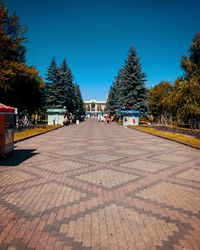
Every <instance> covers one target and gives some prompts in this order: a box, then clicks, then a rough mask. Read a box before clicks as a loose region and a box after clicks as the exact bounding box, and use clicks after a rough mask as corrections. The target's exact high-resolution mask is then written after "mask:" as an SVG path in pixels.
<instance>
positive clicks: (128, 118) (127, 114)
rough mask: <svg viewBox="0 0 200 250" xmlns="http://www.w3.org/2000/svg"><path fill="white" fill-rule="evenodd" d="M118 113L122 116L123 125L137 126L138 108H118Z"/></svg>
mask: <svg viewBox="0 0 200 250" xmlns="http://www.w3.org/2000/svg"><path fill="white" fill-rule="evenodd" d="M118 114H119V115H120V116H122V121H123V126H129V125H132V126H138V125H139V114H140V112H139V111H138V110H119V111H118Z"/></svg>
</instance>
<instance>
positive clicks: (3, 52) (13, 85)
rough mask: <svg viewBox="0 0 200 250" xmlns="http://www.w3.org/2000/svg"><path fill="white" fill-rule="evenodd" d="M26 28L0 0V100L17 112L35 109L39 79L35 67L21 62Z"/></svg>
mask: <svg viewBox="0 0 200 250" xmlns="http://www.w3.org/2000/svg"><path fill="white" fill-rule="evenodd" d="M25 32H26V29H25V27H24V26H22V25H21V24H20V22H19V18H18V16H17V15H16V14H12V15H10V14H9V13H8V10H7V9H6V7H5V6H4V4H3V3H2V2H1V3H0V102H3V103H5V104H8V105H13V106H15V107H17V108H18V110H19V112H20V111H23V110H26V111H28V112H29V113H31V112H33V110H36V109H38V107H39V106H40V104H41V102H40V100H41V93H40V88H41V87H42V85H43V81H42V79H41V78H40V77H39V76H38V72H37V71H36V69H35V67H33V66H32V67H30V66H27V65H26V63H25V52H26V49H25V46H24V41H25V40H26V39H25V38H24V34H25Z"/></svg>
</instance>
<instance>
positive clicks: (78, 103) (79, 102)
mask: <svg viewBox="0 0 200 250" xmlns="http://www.w3.org/2000/svg"><path fill="white" fill-rule="evenodd" d="M74 89H75V96H76V110H79V112H83V111H84V108H83V98H82V95H81V90H80V86H79V85H78V84H74Z"/></svg>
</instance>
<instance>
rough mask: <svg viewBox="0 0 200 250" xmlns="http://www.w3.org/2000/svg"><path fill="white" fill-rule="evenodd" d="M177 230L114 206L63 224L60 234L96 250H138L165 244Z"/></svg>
mask: <svg viewBox="0 0 200 250" xmlns="http://www.w3.org/2000/svg"><path fill="white" fill-rule="evenodd" d="M152 227H153V228H154V230H155V231H153V230H152ZM138 228H140V231H138ZM177 231H178V228H177V226H176V225H175V224H173V223H167V222H165V221H164V220H160V219H157V218H154V217H149V216H147V215H145V214H140V213H138V212H137V211H134V210H133V209H127V208H123V207H121V206H117V205H115V204H111V205H110V206H108V207H105V208H103V209H99V210H98V211H95V212H92V213H90V214H86V215H85V216H83V217H79V218H78V219H77V220H73V221H71V222H70V223H68V224H61V227H60V233H62V234H64V235H65V236H66V237H71V238H73V239H74V241H77V242H80V243H82V245H83V247H90V248H91V249H93V250H96V249H133V247H134V249H138V250H140V249H156V247H157V246H161V245H162V241H163V240H167V239H168V237H169V236H172V235H173V234H174V233H175V232H177ZM155 232H157V233H155Z"/></svg>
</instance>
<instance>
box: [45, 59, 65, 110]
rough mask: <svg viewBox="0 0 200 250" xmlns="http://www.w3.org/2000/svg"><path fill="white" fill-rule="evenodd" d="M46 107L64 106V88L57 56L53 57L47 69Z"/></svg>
mask: <svg viewBox="0 0 200 250" xmlns="http://www.w3.org/2000/svg"><path fill="white" fill-rule="evenodd" d="M46 80H47V82H46V91H45V95H46V107H47V108H63V106H64V97H63V95H64V88H63V86H62V83H61V78H60V74H59V70H58V67H57V64H56V60H55V57H53V58H52V60H51V63H50V65H49V68H48V70H47V78H46Z"/></svg>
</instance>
